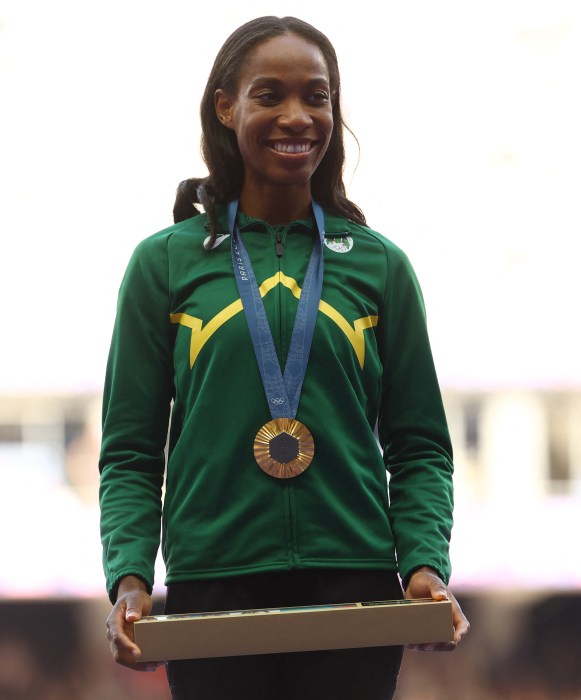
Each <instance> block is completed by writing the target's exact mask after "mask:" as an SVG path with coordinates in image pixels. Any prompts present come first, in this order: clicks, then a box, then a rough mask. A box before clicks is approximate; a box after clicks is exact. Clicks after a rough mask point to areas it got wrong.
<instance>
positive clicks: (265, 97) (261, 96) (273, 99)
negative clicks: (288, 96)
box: [255, 90, 279, 105]
mask: <svg viewBox="0 0 581 700" xmlns="http://www.w3.org/2000/svg"><path fill="white" fill-rule="evenodd" d="M255 99H256V100H257V101H258V102H259V103H261V104H265V105H271V104H276V103H277V102H278V101H279V97H278V95H277V94H276V93H275V92H272V91H271V90H269V91H268V92H260V93H258V94H257V95H255Z"/></svg>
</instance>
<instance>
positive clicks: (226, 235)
mask: <svg viewBox="0 0 581 700" xmlns="http://www.w3.org/2000/svg"><path fill="white" fill-rule="evenodd" d="M227 238H230V234H229V233H224V234H221V235H219V236H216V240H215V241H214V245H213V246H212V250H214V248H217V247H218V246H219V245H220V243H222V241H225V240H226V239H227ZM209 242H210V236H208V237H207V238H206V239H205V241H204V248H205V247H206V246H207V245H208V243H209Z"/></svg>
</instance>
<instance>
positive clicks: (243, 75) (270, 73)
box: [215, 34, 333, 213]
mask: <svg viewBox="0 0 581 700" xmlns="http://www.w3.org/2000/svg"><path fill="white" fill-rule="evenodd" d="M215 105H216V114H217V115H218V118H219V119H220V121H221V122H222V124H224V126H226V127H228V128H230V129H233V130H234V131H235V133H236V138H237V141H238V147H239V149H240V153H241V155H242V159H243V161H244V185H243V190H242V194H241V200H242V202H253V201H255V200H257V199H259V198H261V197H264V196H276V195H277V194H281V193H284V196H285V197H289V196H290V197H297V198H298V200H305V201H310V180H311V177H312V175H313V173H314V172H315V170H316V169H317V166H318V165H319V163H320V162H321V160H322V158H323V156H324V155H325V152H326V150H327V146H328V144H329V140H330V138H331V133H332V130H333V114H332V94H331V87H330V85H329V71H328V68H327V65H326V63H325V59H324V57H323V54H322V53H321V51H320V49H319V48H318V47H317V46H316V45H315V44H312V43H310V42H309V41H306V40H305V39H303V38H302V37H300V36H298V35H296V34H283V35H281V36H277V37H274V38H272V39H268V40H267V41H265V42H263V43H262V44H259V45H258V46H257V47H256V48H255V49H253V50H252V51H251V52H250V54H249V56H248V59H247V61H246V63H245V65H244V67H243V69H242V70H241V72H240V75H239V77H238V84H237V90H236V92H235V94H233V95H228V94H227V93H226V92H225V91H224V90H217V91H216V96H215ZM246 210H247V213H250V211H248V207H246Z"/></svg>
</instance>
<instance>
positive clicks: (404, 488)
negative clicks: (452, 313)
mask: <svg viewBox="0 0 581 700" xmlns="http://www.w3.org/2000/svg"><path fill="white" fill-rule="evenodd" d="M220 213H221V221H223V224H224V235H223V236H219V237H218V239H217V246H216V247H215V248H214V249H213V250H210V251H207V250H205V249H204V240H205V239H206V237H207V236H208V230H207V229H208V225H207V217H206V216H205V215H201V216H196V217H194V218H191V219H188V220H187V221H184V222H182V223H180V224H176V225H174V226H171V227H170V228H168V229H165V230H164V231H161V232H160V233H157V234H155V235H153V236H151V237H149V238H147V239H145V240H144V241H142V242H141V243H140V244H139V245H138V246H137V248H136V250H135V252H134V254H133V256H132V258H131V261H130V263H129V266H128V268H127V271H126V274H125V277H124V279H123V282H122V285H121V289H120V293H119V301H118V309H117V318H116V322H115V328H114V332H113V340H112V344H111V350H110V356H109V362H108V366H107V375H106V381H105V390H104V406H103V442H102V451H101V460H100V470H101V489H100V498H101V513H102V515H101V534H102V542H103V548H104V554H103V559H104V568H105V574H106V579H107V588H108V591H109V595H110V596H111V598H112V600H114V599H115V596H116V589H117V585H118V583H119V580H120V579H121V578H122V577H123V576H126V575H128V574H133V575H136V576H139V577H140V578H142V579H143V580H144V581H145V582H147V584H148V585H149V587H150V589H151V586H152V584H153V571H154V562H155V558H156V553H157V550H158V547H159V541H160V522H161V535H162V551H163V556H164V560H165V565H166V571H167V578H166V583H171V582H179V581H189V580H194V579H203V578H217V577H224V576H233V575H238V574H246V573H257V572H262V571H275V570H285V569H294V568H314V567H324V568H352V569H357V568H360V569H386V570H392V571H399V574H400V576H401V577H402V579H403V581H404V584H405V583H406V582H407V579H408V578H409V576H410V574H411V572H412V571H413V570H414V569H416V568H418V567H419V566H423V565H426V566H430V567H432V568H434V569H435V570H436V571H437V572H439V574H440V575H441V577H442V578H443V579H444V581H447V580H448V578H449V575H450V565H449V558H448V543H449V539H450V531H451V527H452V471H453V467H452V459H451V454H452V450H451V445H450V438H449V434H448V429H447V425H446V419H445V415H444V410H443V406H442V400H441V395H440V389H439V386H438V381H437V378H436V373H435V370H434V365H433V361H432V355H431V351H430V345H429V340H428V335H427V330H426V321H425V313H424V306H423V301H422V295H421V291H420V288H419V286H418V282H417V280H416V277H415V275H414V272H413V270H412V268H411V266H410V263H409V261H408V259H407V257H406V256H405V254H404V253H403V252H402V251H401V250H400V249H399V248H397V247H396V246H395V245H394V244H393V243H391V242H390V241H388V240H387V239H386V238H384V237H383V236H381V235H380V234H378V233H376V232H374V231H372V230H370V229H369V228H367V227H365V226H361V225H358V224H354V223H352V222H349V221H347V220H345V219H343V218H339V217H334V216H329V215H326V218H325V232H326V239H325V246H324V264H325V273H324V282H323V290H322V298H321V303H320V306H319V313H318V317H317V324H316V328H315V333H314V338H313V346H312V351H311V356H310V360H309V364H308V369H307V373H306V377H305V381H304V384H303V390H302V394H301V399H300V403H299V408H298V413H297V416H296V417H297V420H299V421H301V422H302V423H304V425H306V426H307V427H308V428H309V430H310V431H311V433H312V435H313V438H314V442H315V455H314V458H313V461H312V463H311V465H310V467H309V468H308V469H307V471H305V472H304V473H303V474H301V475H300V476H298V477H295V478H293V479H275V478H273V477H270V476H268V475H267V474H265V473H264V472H262V471H261V470H260V468H259V467H258V465H257V464H256V461H255V458H254V455H253V442H254V437H255V435H256V433H257V431H258V430H259V428H260V427H261V426H262V425H264V424H265V423H267V422H268V421H269V420H271V416H270V413H269V410H268V406H267V402H266V398H265V394H264V389H263V386H262V382H261V378H260V373H259V370H258V365H257V361H256V357H255V355H254V349H253V346H252V341H251V338H250V333H249V331H248V326H247V323H246V319H245V316H244V313H243V310H242V304H241V301H240V297H239V295H238V290H237V287H236V281H235V278H234V274H233V269H232V259H231V252H230V237H229V235H228V232H227V230H226V218H225V211H221V212H220ZM239 225H240V231H241V235H242V237H243V240H244V243H245V245H246V247H247V250H248V253H249V256H250V259H251V261H252V265H253V267H254V271H255V274H256V279H257V281H258V284H259V286H260V289H261V293H262V294H263V298H264V303H265V307H266V313H267V315H268V318H269V322H270V326H271V329H272V333H273V336H274V341H275V344H276V347H277V351H278V353H279V358H280V360H281V364H282V367H283V368H284V361H285V358H286V353H287V351H288V346H289V342H290V337H291V332H292V327H293V323H294V318H295V312H296V307H297V299H298V297H299V295H300V291H301V285H302V282H303V278H304V275H305V272H306V268H307V264H308V260H309V257H310V254H311V251H312V248H313V244H314V241H315V234H314V232H313V230H312V224H311V223H310V222H308V221H298V222H294V223H292V224H289V225H288V226H275V227H272V226H269V225H268V224H266V223H264V222H261V221H257V220H255V219H250V218H248V217H246V216H245V215H244V214H239ZM172 402H173V403H172ZM170 408H171V428H170V431H169V446H168V451H167V454H168V459H167V469H166V451H165V447H166V441H167V436H168V424H169V423H170ZM376 436H378V437H379V445H380V446H381V448H380V446H379V445H378V440H377V437H376ZM386 467H387V472H388V473H389V479H387V478H386ZM164 473H165V484H164ZM387 482H388V484H387Z"/></svg>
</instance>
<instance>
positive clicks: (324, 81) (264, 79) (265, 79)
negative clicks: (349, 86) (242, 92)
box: [250, 75, 331, 88]
mask: <svg viewBox="0 0 581 700" xmlns="http://www.w3.org/2000/svg"><path fill="white" fill-rule="evenodd" d="M261 83H262V84H264V83H268V84H269V85H284V84H285V81H284V80H281V79H280V78H273V77H269V76H267V75H259V76H258V77H257V78H254V80H252V82H251V83H250V85H251V86H252V85H258V84H261ZM306 85H307V86H309V87H310V86H313V87H314V86H315V85H326V86H327V87H329V88H330V87H331V84H330V81H329V80H328V78H325V77H324V76H320V77H318V78H311V79H310V80H307V82H306Z"/></svg>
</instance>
